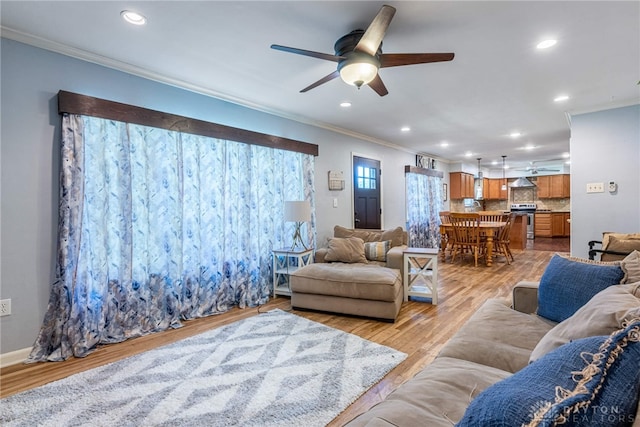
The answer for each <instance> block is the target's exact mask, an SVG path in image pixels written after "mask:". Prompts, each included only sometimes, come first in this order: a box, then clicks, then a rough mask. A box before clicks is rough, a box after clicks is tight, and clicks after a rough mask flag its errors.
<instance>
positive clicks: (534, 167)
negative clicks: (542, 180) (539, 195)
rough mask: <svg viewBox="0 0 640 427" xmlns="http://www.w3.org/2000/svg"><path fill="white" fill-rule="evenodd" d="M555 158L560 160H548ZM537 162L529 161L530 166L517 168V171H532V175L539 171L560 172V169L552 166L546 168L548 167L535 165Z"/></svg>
mask: <svg viewBox="0 0 640 427" xmlns="http://www.w3.org/2000/svg"><path fill="white" fill-rule="evenodd" d="M554 160H560V159H552V160H547V161H549V162H551V161H554ZM535 164H536V162H535V161H533V162H529V166H527V167H526V168H524V169H516V170H517V171H523V172H530V173H531V174H532V175H536V174H537V173H538V172H560V169H550V168H546V167H538V166H536V165H535Z"/></svg>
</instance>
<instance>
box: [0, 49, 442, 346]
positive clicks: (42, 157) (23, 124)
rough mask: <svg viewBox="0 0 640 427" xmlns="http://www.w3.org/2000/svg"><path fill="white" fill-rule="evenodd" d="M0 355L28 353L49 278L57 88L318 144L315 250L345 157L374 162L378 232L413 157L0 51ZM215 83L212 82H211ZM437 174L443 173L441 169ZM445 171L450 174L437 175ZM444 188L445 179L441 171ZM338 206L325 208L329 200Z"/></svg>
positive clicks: (344, 209)
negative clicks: (378, 178) (331, 176)
mask: <svg viewBox="0 0 640 427" xmlns="http://www.w3.org/2000/svg"><path fill="white" fill-rule="evenodd" d="M1 55H2V57H1V67H2V68H1V70H0V71H1V87H2V91H1V92H2V93H1V108H2V111H1V114H2V115H1V119H2V129H1V146H0V156H1V167H2V171H1V173H2V175H1V176H2V180H1V195H2V207H1V210H0V218H1V245H0V248H1V249H0V250H1V254H2V257H1V267H0V268H1V270H0V298H2V299H4V298H11V300H12V312H13V314H12V315H11V316H6V317H2V318H0V330H1V332H2V333H1V339H0V354H6V353H8V352H12V351H16V350H20V349H24V348H27V347H30V346H31V345H32V344H33V341H34V339H35V337H36V334H37V332H38V329H39V327H40V322H41V321H42V318H43V315H44V312H45V310H46V306H47V301H48V296H49V287H50V284H51V282H52V280H53V277H54V267H55V252H56V232H57V230H56V227H57V203H58V172H59V168H58V163H59V154H58V140H59V135H60V118H59V116H58V114H57V104H56V102H57V101H56V94H57V92H58V91H59V90H67V91H70V92H77V93H80V94H84V95H89V96H95V97H99V98H105V99H109V100H113V101H118V102H123V103H128V104H133V105H137V106H141V107H147V108H152V109H155V110H160V111H165V112H169V113H174V114H180V115H184V116H188V117H194V118H198V119H202V120H207V121H211V122H216V123H221V124H225V125H229V126H235V127H239V128H243V129H249V130H253V131H258V132H264V133H268V134H273V135H278V136H283V137H287V138H292V139H297V140H301V141H305V142H310V143H314V144H318V145H319V151H320V155H319V156H318V157H317V158H316V196H317V232H318V242H319V243H320V244H323V243H324V242H325V241H326V238H327V237H329V236H330V235H331V234H332V230H333V226H334V225H335V224H340V225H343V226H351V225H352V219H353V214H352V202H351V197H352V188H351V187H352V186H351V181H350V179H349V178H348V177H349V176H350V173H351V155H352V153H356V154H359V155H364V156H366V157H372V158H376V159H381V160H382V168H383V176H382V190H383V195H382V198H383V212H384V214H383V226H384V227H395V226H398V225H402V226H404V223H405V193H404V165H406V164H414V161H415V160H414V159H415V158H414V155H413V154H412V153H408V152H405V151H401V150H396V149H393V148H389V147H385V146H382V145H377V144H372V143H369V142H367V141H362V140H359V139H355V138H353V137H349V136H345V135H342V134H338V133H335V132H332V131H329V130H325V129H321V128H318V127H313V126H309V125H305V124H301V123H297V122H294V121H291V120H286V119H282V118H280V117H276V116H273V115H269V114H266V113H263V112H259V111H255V110H251V109H248V108H244V107H241V106H238V105H235V104H231V103H228V102H224V101H221V100H218V99H214V98H211V97H208V96H204V95H201V94H197V93H194V92H190V91H187V90H182V89H179V88H176V87H172V86H168V85H164V84H161V83H157V82H154V81H151V80H146V79H143V78H140V77H136V76H133V75H130V74H126V73H122V72H119V71H115V70H113V69H109V68H106V67H102V66H99V65H95V64H92V63H88V62H84V61H80V60H76V59H73V58H70V57H67V56H64V55H60V54H56V53H52V52H49V51H45V50H42V49H38V48H34V47H31V46H27V45H24V44H21V43H18V42H15V41H11V40H8V39H2V45H1ZM211 78H215V76H211ZM440 165H441V166H442V167H445V168H446V167H448V165H447V164H446V163H444V162H440ZM329 170H342V171H344V173H345V177H346V178H347V179H346V189H345V190H343V191H329V190H328V186H327V180H328V177H327V173H328V171H329ZM445 172H448V171H446V170H445ZM445 176H446V179H447V180H448V173H445ZM334 197H335V198H338V207H337V208H333V198H334Z"/></svg>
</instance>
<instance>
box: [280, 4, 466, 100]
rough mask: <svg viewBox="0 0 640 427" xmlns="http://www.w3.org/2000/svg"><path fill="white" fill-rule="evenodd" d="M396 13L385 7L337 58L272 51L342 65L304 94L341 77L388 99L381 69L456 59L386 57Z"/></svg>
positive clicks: (338, 48) (341, 42)
mask: <svg viewBox="0 0 640 427" xmlns="http://www.w3.org/2000/svg"><path fill="white" fill-rule="evenodd" d="M395 13H396V9H395V8H394V7H392V6H388V5H384V6H382V7H381V8H380V11H379V12H378V14H377V15H376V16H375V18H373V21H371V24H369V27H368V28H367V29H366V31H365V30H361V29H358V30H354V31H352V32H350V33H349V34H347V35H345V36H342V37H340V38H339V39H338V40H337V41H336V43H335V45H334V50H335V54H334V55H331V54H327V53H322V52H314V51H310V50H304V49H298V48H295V47H287V46H280V45H277V44H272V45H271V48H272V49H276V50H281V51H283V52H290V53H296V54H298V55H305V56H311V57H313V58H318V59H324V60H327V61H333V62H337V63H338V68H337V69H336V70H335V71H334V72H332V73H331V74H329V75H327V76H325V77H323V78H321V79H320V80H318V81H317V82H315V83H312V84H311V85H309V86H307V87H305V88H304V89H302V90H301V91H300V92H307V91H309V90H311V89H313V88H316V87H318V86H320V85H322V84H324V83H327V82H329V81H331V80H333V79H335V78H336V77H338V76H340V77H341V78H342V80H344V82H345V83H348V84H350V85H353V86H356V87H357V88H358V89H360V87H361V86H362V85H369V87H371V89H373V90H374V91H375V92H376V93H377V94H378V95H380V96H385V95H386V94H388V93H389V91H388V90H387V88H386V87H385V85H384V83H383V82H382V79H381V78H380V75H379V74H378V70H379V69H380V68H388V67H399V66H402V65H412V64H425V63H429V62H442V61H451V60H452V59H453V56H454V54H453V53H382V39H383V38H384V35H385V33H386V31H387V28H388V27H389V24H390V23H391V19H392V18H393V15H394V14H395Z"/></svg>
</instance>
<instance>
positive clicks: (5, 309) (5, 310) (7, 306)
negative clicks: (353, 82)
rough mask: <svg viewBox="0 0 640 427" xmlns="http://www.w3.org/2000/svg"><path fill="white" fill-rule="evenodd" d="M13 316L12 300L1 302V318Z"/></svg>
mask: <svg viewBox="0 0 640 427" xmlns="http://www.w3.org/2000/svg"><path fill="white" fill-rule="evenodd" d="M10 314H11V299H3V300H0V316H8V315H10Z"/></svg>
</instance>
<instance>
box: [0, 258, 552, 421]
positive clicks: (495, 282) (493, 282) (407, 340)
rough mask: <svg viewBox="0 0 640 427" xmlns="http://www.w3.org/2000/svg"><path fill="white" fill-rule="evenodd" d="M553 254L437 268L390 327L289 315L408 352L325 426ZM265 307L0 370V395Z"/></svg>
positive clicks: (427, 357)
mask: <svg viewBox="0 0 640 427" xmlns="http://www.w3.org/2000/svg"><path fill="white" fill-rule="evenodd" d="M553 254H554V252H552V251H537V250H525V251H514V256H515V262H513V263H512V264H511V265H507V264H506V263H505V262H504V258H503V257H498V258H497V259H496V260H495V262H494V265H493V266H492V267H486V266H485V265H484V264H483V263H482V262H480V263H479V264H478V267H474V266H473V259H472V258H471V257H467V258H465V259H464V261H462V262H461V261H460V260H459V259H458V260H456V263H455V264H449V263H448V262H446V263H443V262H440V263H439V265H438V268H439V271H438V273H439V277H438V279H439V280H438V282H439V286H438V287H439V292H438V297H439V304H438V305H437V306H433V305H431V304H429V303H428V302H427V303H425V302H417V301H410V302H408V303H405V304H404V305H403V307H402V310H401V311H400V315H399V316H398V319H397V320H396V322H395V323H385V322H379V321H375V320H369V319H362V318H356V317H348V316H338V315H334V314H327V313H317V312H309V311H298V310H293V311H292V312H293V313H295V314H297V315H300V316H302V317H305V318H307V319H310V320H313V321H316V322H321V323H323V324H325V325H328V326H331V327H333V328H337V329H341V330H343V331H346V332H349V333H352V334H356V335H359V336H361V337H362V338H365V339H368V340H371V341H374V342H377V343H380V344H383V345H386V346H389V347H393V348H395V349H397V350H400V351H402V352H405V353H407V354H408V357H407V359H406V360H405V361H404V362H402V363H401V364H400V365H398V366H397V367H396V368H395V369H393V370H392V371H391V372H390V373H389V374H388V375H387V376H386V377H385V378H384V379H382V381H380V382H379V383H378V384H376V385H375V386H374V387H372V388H371V389H369V390H368V391H367V392H366V393H365V394H364V395H363V396H361V397H360V399H358V400H357V401H356V402H354V403H353V404H352V405H351V406H350V407H349V408H347V409H346V410H345V411H344V412H343V413H342V414H340V415H339V416H338V417H336V418H335V419H334V420H333V421H332V422H331V423H330V424H329V425H330V426H340V425H343V424H344V423H346V422H347V421H349V420H351V419H352V418H354V417H355V416H356V415H358V414H360V413H362V412H364V411H366V410H367V409H368V408H370V407H371V406H373V405H374V404H376V403H378V402H379V401H381V400H383V399H384V398H385V396H387V395H388V394H389V393H390V392H392V391H393V390H394V389H396V388H397V387H398V386H399V385H400V384H402V383H403V382H405V381H406V380H408V379H409V378H411V377H413V376H414V375H415V374H416V373H417V372H418V371H419V370H420V369H421V368H422V367H424V366H425V365H426V364H427V363H429V362H431V361H432V360H433V359H434V358H435V356H436V355H437V354H438V352H439V351H440V349H441V347H442V346H443V344H444V343H445V342H446V341H447V340H448V339H449V338H450V337H451V336H452V335H453V334H454V333H455V332H456V331H457V330H458V329H459V328H460V326H461V325H462V324H463V323H464V322H465V321H466V320H467V319H468V318H469V316H471V314H472V313H473V312H474V311H475V310H476V309H477V308H478V307H479V306H480V305H481V304H482V303H483V302H484V301H485V300H486V299H487V298H510V295H511V288H512V287H513V285H514V284H515V283H517V282H518V281H520V280H539V279H540V277H541V276H542V273H543V271H544V268H545V267H546V265H547V263H548V262H549V260H550V259H551V257H552V256H553ZM273 308H280V309H283V310H290V309H291V304H290V301H289V299H288V298H286V297H278V298H275V299H272V300H271V301H270V302H269V303H268V304H266V305H264V306H261V307H260V308H258V309H256V308H247V309H237V308H236V309H233V310H231V311H229V312H227V313H224V314H221V315H217V316H211V317H208V318H204V319H196V320H191V321H187V322H184V326H183V327H182V328H179V329H174V330H170V331H166V332H161V333H157V334H153V335H148V336H145V337H140V338H135V339H131V340H128V341H125V342H123V343H119V344H112V345H107V346H102V347H100V348H99V349H98V350H96V351H95V352H94V353H92V354H91V355H89V356H87V357H85V358H82V359H70V360H67V361H65V362H49V363H37V364H29V365H24V364H21V365H14V366H9V367H6V368H3V369H2V370H1V371H0V396H2V397H6V396H9V395H12V394H15V393H19V392H21V391H24V390H28V389H30V388H33V387H37V386H40V385H42V384H46V383H48V382H51V381H54V380H57V379H60V378H64V377H67V376H69V375H72V374H75V373H78V372H82V371H85V370H87V369H91V368H94V367H96V366H100V365H103V364H105V363H109V362H113V361H116V360H119V359H121V358H124V357H128V356H131V355H134V354H137V353H141V352H143V351H146V350H149V349H152V348H155V347H158V346H161V345H165V344H168V343H171V342H174V341H177V340H180V339H183V338H186V337H188V336H192V335H196V334H199V333H202V332H204V331H206V330H209V329H212V328H217V327H220V326H222V325H226V324H228V323H231V322H234V321H236V320H239V319H243V318H246V317H250V316H254V315H256V314H257V313H258V312H259V311H267V310H270V309H273Z"/></svg>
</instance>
